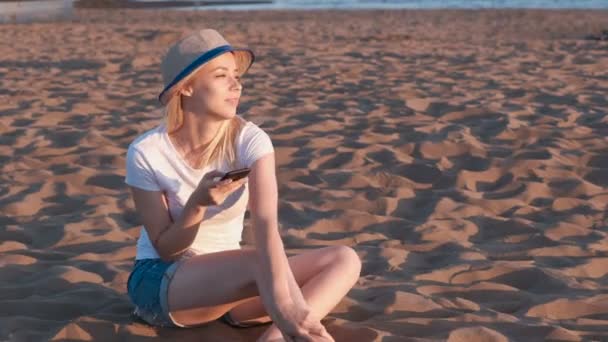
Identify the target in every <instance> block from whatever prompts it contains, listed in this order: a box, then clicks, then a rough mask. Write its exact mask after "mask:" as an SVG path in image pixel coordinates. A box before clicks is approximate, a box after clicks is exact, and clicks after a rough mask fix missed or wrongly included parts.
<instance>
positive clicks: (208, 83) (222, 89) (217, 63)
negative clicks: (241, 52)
mask: <svg viewBox="0 0 608 342" xmlns="http://www.w3.org/2000/svg"><path fill="white" fill-rule="evenodd" d="M241 90H242V86H241V82H240V75H239V73H238V70H237V68H236V61H235V58H234V55H233V54H232V53H224V54H222V55H220V56H218V57H215V58H214V59H212V60H210V61H209V62H207V63H206V64H205V66H203V67H202V68H201V70H199V72H198V73H197V74H196V76H195V77H194V78H193V79H192V81H190V84H189V85H187V86H185V87H184V89H183V94H184V95H186V96H184V102H183V104H184V108H185V109H190V110H192V111H194V112H203V113H208V114H210V115H213V116H216V117H218V118H222V119H231V118H232V117H234V116H235V115H236V108H237V106H238V104H239V99H240V97H241ZM188 95H189V96H188Z"/></svg>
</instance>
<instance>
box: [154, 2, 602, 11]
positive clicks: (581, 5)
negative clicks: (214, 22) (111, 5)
mask: <svg viewBox="0 0 608 342" xmlns="http://www.w3.org/2000/svg"><path fill="white" fill-rule="evenodd" d="M142 1H146V0H142ZM399 8H404V9H439V8H462V9H481V8H544V9H590V8H595V9H608V0H274V1H273V3H270V4H255V5H221V6H198V7H197V9H200V10H205V9H227V10H231V9H232V10H255V9H399ZM189 9H190V8H189Z"/></svg>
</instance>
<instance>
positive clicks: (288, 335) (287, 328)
mask: <svg viewBox="0 0 608 342" xmlns="http://www.w3.org/2000/svg"><path fill="white" fill-rule="evenodd" d="M274 323H275V324H276V326H277V328H279V330H280V331H281V333H282V334H283V338H284V339H285V341H286V342H313V341H314V342H316V341H320V342H334V339H333V338H332V337H331V335H329V333H327V330H325V327H324V326H323V324H321V321H320V320H319V319H317V318H315V317H314V316H313V315H312V313H311V311H310V309H308V308H306V307H301V306H297V305H291V306H288V307H286V308H284V309H283V310H281V314H280V315H279V318H278V319H277V320H275V321H274Z"/></svg>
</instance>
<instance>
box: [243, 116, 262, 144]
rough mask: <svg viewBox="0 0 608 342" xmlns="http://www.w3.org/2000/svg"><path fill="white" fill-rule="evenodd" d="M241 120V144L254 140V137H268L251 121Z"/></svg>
mask: <svg viewBox="0 0 608 342" xmlns="http://www.w3.org/2000/svg"><path fill="white" fill-rule="evenodd" d="M241 120H243V121H242V122H243V123H242V128H241V132H240V134H239V142H240V143H241V144H243V143H247V142H248V141H250V140H251V139H255V137H256V136H260V135H262V136H268V134H267V133H266V132H265V131H264V129H263V128H262V127H260V125H258V124H256V123H254V122H253V121H249V120H245V119H243V118H242V117H241Z"/></svg>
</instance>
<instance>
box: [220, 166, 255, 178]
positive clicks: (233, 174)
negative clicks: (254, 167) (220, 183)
mask: <svg viewBox="0 0 608 342" xmlns="http://www.w3.org/2000/svg"><path fill="white" fill-rule="evenodd" d="M249 172H251V169H248V168H244V169H238V170H232V171H228V172H226V174H225V175H224V176H223V177H222V179H221V180H226V179H228V178H230V179H232V181H237V180H239V179H241V178H245V177H247V175H248V174H249Z"/></svg>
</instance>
